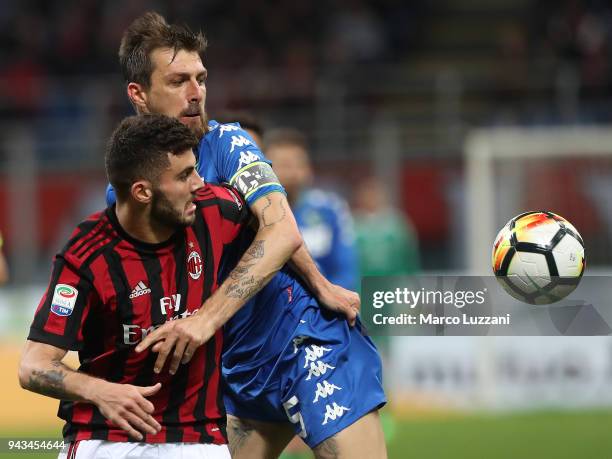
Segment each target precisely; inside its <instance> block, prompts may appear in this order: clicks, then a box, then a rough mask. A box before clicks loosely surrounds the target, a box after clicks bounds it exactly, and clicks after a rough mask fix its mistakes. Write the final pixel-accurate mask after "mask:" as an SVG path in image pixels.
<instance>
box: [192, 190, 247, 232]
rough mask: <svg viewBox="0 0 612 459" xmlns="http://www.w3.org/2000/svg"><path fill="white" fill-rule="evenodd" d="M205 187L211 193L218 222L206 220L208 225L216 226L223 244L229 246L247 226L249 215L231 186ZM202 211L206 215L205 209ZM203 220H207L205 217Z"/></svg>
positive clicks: (243, 203) (240, 198) (240, 197)
mask: <svg viewBox="0 0 612 459" xmlns="http://www.w3.org/2000/svg"><path fill="white" fill-rule="evenodd" d="M207 187H208V189H209V190H210V191H211V192H212V193H213V195H214V199H215V201H216V204H217V207H218V209H219V220H217V221H212V220H210V219H207V221H208V224H209V225H217V224H218V225H219V229H220V234H221V239H222V241H223V243H224V244H229V243H230V242H233V241H234V240H235V239H236V238H237V237H238V234H239V233H240V232H241V230H242V229H243V228H244V227H245V226H246V225H247V223H248V222H249V220H250V218H251V213H250V212H249V209H248V207H247V206H246V204H245V202H244V199H242V196H240V194H239V193H238V192H237V191H236V190H235V189H234V188H232V187H231V186H229V185H227V184H224V185H207ZM203 210H204V213H205V214H206V208H204V209H203ZM204 218H205V219H206V218H207V217H206V215H205V217H204ZM215 220H216V219H215Z"/></svg>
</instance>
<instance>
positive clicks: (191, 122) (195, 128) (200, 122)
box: [180, 116, 205, 137]
mask: <svg viewBox="0 0 612 459" xmlns="http://www.w3.org/2000/svg"><path fill="white" fill-rule="evenodd" d="M180 120H181V122H182V123H183V124H184V125H186V126H187V127H188V128H189V129H191V132H193V133H194V134H195V135H197V136H198V137H201V136H202V135H203V134H204V132H205V124H204V117H203V116H184V117H182V118H181V119H180Z"/></svg>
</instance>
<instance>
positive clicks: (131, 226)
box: [115, 203, 176, 244]
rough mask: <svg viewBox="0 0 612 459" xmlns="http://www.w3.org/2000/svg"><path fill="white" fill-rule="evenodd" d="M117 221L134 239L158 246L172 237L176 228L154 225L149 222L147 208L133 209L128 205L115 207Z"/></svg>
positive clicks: (149, 217)
mask: <svg viewBox="0 0 612 459" xmlns="http://www.w3.org/2000/svg"><path fill="white" fill-rule="evenodd" d="M115 212H116V215H117V220H118V222H119V224H120V225H121V227H122V228H123V230H124V231H125V232H126V233H128V234H129V235H130V236H131V237H133V238H134V239H137V240H139V241H142V242H146V243H148V244H159V243H160V242H165V241H167V240H168V239H170V238H171V237H172V235H173V234H174V233H175V231H176V228H170V227H168V226H165V225H155V224H154V223H153V221H152V220H151V216H150V212H149V209H148V208H138V209H134V208H133V207H132V206H129V205H128V204H125V203H124V204H119V203H117V206H116V207H115Z"/></svg>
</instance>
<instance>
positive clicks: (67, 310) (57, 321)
mask: <svg viewBox="0 0 612 459" xmlns="http://www.w3.org/2000/svg"><path fill="white" fill-rule="evenodd" d="M97 298H98V296H97V294H96V291H95V289H94V287H93V285H92V284H91V282H90V280H89V279H87V278H85V277H84V276H83V275H81V274H79V272H78V271H77V270H75V269H74V268H73V267H72V266H71V265H70V264H69V263H68V262H67V261H66V259H65V258H64V257H63V256H57V257H56V259H55V262H54V266H53V273H52V275H51V280H50V282H49V286H48V287H47V291H46V292H45V294H44V295H43V297H42V299H41V301H40V303H39V305H38V308H37V310H36V314H35V316H34V320H33V322H32V325H31V326H30V333H29V335H28V339H29V340H32V341H37V342H40V343H45V344H50V345H53V346H56V347H59V348H62V349H66V350H74V351H78V350H81V349H82V348H83V333H82V330H83V325H84V323H85V320H86V319H87V317H88V315H89V313H90V310H91V308H92V305H93V304H94V303H95V302H96V301H98V300H97Z"/></svg>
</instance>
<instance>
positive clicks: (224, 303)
mask: <svg viewBox="0 0 612 459" xmlns="http://www.w3.org/2000/svg"><path fill="white" fill-rule="evenodd" d="M204 47H205V41H204V39H203V37H202V35H201V34H193V33H191V31H189V30H188V29H187V28H185V27H179V26H175V25H168V24H167V23H166V22H165V20H164V19H163V18H162V17H161V16H159V15H157V14H155V13H147V14H145V15H144V16H142V17H141V18H139V19H137V20H136V21H134V22H133V23H132V25H130V27H129V28H128V29H127V31H126V33H125V34H124V37H123V40H122V44H121V48H120V51H119V57H120V62H121V65H122V69H123V71H124V74H125V76H126V79H127V82H128V85H127V92H128V96H129V98H130V101H131V102H132V103H133V105H134V106H135V108H136V110H137V112H138V113H140V114H146V113H163V114H166V115H170V116H174V117H177V118H178V119H179V120H180V121H181V122H183V123H184V124H186V125H188V126H189V127H191V128H192V130H194V131H195V132H197V133H198V134H199V135H201V136H202V137H201V138H202V140H201V142H200V144H199V146H198V149H197V152H196V156H197V157H198V172H199V173H200V175H201V176H202V177H203V178H204V179H205V180H206V181H209V182H215V183H220V182H228V183H230V184H231V185H232V186H234V187H235V188H236V189H237V190H238V191H239V192H240V193H241V194H242V195H243V196H244V198H245V201H246V203H247V205H248V206H249V207H250V209H251V211H252V213H253V214H254V215H255V216H256V217H257V220H258V222H259V225H258V230H257V233H256V234H255V236H254V237H252V238H250V239H246V240H245V248H246V252H244V250H242V251H239V252H237V253H246V255H245V256H244V257H243V258H241V259H240V260H238V261H236V260H233V262H232V263H230V262H228V263H227V264H226V267H227V269H226V271H225V272H226V273H228V274H229V277H228V278H227V279H226V281H225V282H224V283H223V284H222V285H221V287H220V288H219V289H218V290H217V291H216V292H215V293H214V294H213V295H212V296H211V297H210V298H209V299H208V300H207V302H206V303H205V304H204V305H203V306H202V308H201V309H200V311H199V312H198V313H197V314H194V315H193V316H191V317H189V318H186V319H183V320H181V321H174V322H170V323H168V324H166V325H164V326H163V327H160V328H159V329H158V330H156V331H154V332H152V333H151V334H149V335H148V336H147V338H145V339H144V340H143V341H142V342H141V343H140V345H139V346H138V350H143V349H145V348H147V347H148V346H153V350H154V351H157V352H158V353H159V354H158V359H157V362H156V371H158V372H159V371H161V370H162V366H163V365H164V363H165V361H166V359H170V365H169V366H170V368H169V370H170V372H174V371H176V369H177V368H178V366H179V364H180V363H181V361H182V362H183V363H186V362H188V361H189V360H190V358H191V356H192V355H193V353H194V352H195V350H196V349H197V348H198V347H199V346H200V345H201V344H202V343H204V342H206V341H207V340H208V338H209V337H210V336H211V334H212V333H214V329H215V328H216V327H217V328H218V327H219V326H221V325H223V324H225V323H226V322H227V321H228V320H229V319H230V318H231V320H229V322H227V324H226V326H225V328H224V337H225V343H224V354H223V376H224V380H225V383H226V387H227V390H226V394H227V397H226V403H227V405H228V412H229V413H230V414H232V415H233V416H229V417H228V436H229V440H230V449H231V450H232V451H233V452H234V457H262V458H263V457H272V456H274V455H277V454H279V453H280V451H282V449H283V448H284V446H285V444H286V443H287V442H288V441H289V440H290V439H291V437H292V436H293V434H294V433H296V432H297V433H298V434H300V435H301V436H302V437H303V438H304V439H305V441H306V442H307V443H308V444H309V445H310V446H311V447H312V448H313V450H314V451H315V454H316V455H317V456H318V457H328V456H326V455H325V454H327V453H328V452H329V451H338V452H339V453H340V454H342V455H346V456H347V457H364V458H366V457H367V458H374V457H384V456H385V455H386V451H385V445H384V440H383V437H382V431H381V429H380V421H379V419H378V413H377V409H378V408H379V407H380V406H382V405H383V404H384V403H385V398H384V393H383V392H382V386H381V382H380V378H381V375H380V373H381V371H380V359H379V358H378V355H377V353H376V350H375V348H374V346H373V345H372V344H371V341H370V340H369V339H368V338H366V337H364V336H363V334H362V333H361V328H360V325H359V324H358V325H357V326H356V327H353V328H351V327H349V325H348V324H347V321H345V320H344V319H343V318H342V317H340V316H338V315H337V314H335V313H334V312H330V309H332V310H334V311H340V312H343V313H344V314H346V315H347V316H348V318H349V320H350V321H351V322H354V321H355V319H356V309H357V308H358V297H357V295H356V294H354V293H353V292H350V291H347V290H345V289H343V288H342V287H339V286H335V285H333V284H331V283H330V282H329V281H327V280H326V279H325V278H324V277H323V276H322V275H321V274H320V273H319V271H318V269H317V268H316V265H315V263H314V262H313V261H312V259H311V257H310V256H309V255H308V254H307V251H306V250H305V249H304V247H303V245H302V240H301V236H300V235H299V232H298V230H297V225H296V224H295V219H294V218H293V215H292V213H291V210H290V209H289V206H288V205H287V201H286V197H285V193H284V190H283V187H282V186H281V185H280V183H279V182H278V179H277V178H276V176H275V174H274V172H273V171H272V169H271V167H270V163H269V161H267V160H266V159H265V158H264V157H263V155H262V154H261V152H260V151H259V148H257V146H256V145H255V143H254V142H253V141H252V139H251V138H250V137H249V135H248V134H247V133H246V132H245V131H244V130H242V129H241V128H240V127H239V126H238V125H232V124H224V125H221V124H219V123H217V122H215V121H210V122H208V121H207V119H206V112H205V109H204V102H205V97H206V86H205V79H206V72H207V71H206V69H205V68H204V66H203V64H202V60H201V56H200V54H201V53H202V51H203V50H204ZM108 197H109V200H110V199H112V191H109V194H108ZM296 241H298V243H296ZM247 245H248V247H247ZM296 246H297V247H298V248H297V249H296ZM294 252H295V253H294ZM292 255H293V256H292ZM290 256H292V258H291V261H292V263H293V266H294V267H295V268H296V271H297V272H298V273H299V275H300V277H301V279H303V281H304V282H305V283H306V284H307V285H306V286H304V285H302V284H301V283H300V282H301V281H297V280H296V278H295V276H294V275H293V274H292V273H291V272H290V271H289V270H288V268H284V267H283V265H284V263H285V262H286V261H287V259H288V258H289V257H290ZM264 260H266V265H270V264H271V263H270V262H271V260H275V261H276V267H277V270H281V268H282V270H281V271H280V272H278V273H277V274H276V275H275V276H274V277H273V278H272V281H270V279H271V276H266V277H265V278H264V277H258V276H255V275H254V274H253V270H252V266H253V263H254V262H256V263H263V262H264ZM232 268H233V269H232ZM205 269H206V268H204V270H205ZM230 270H231V271H230ZM269 281H270V283H269V284H267V285H266V283H267V282H269ZM264 285H265V287H264V289H263V290H262V291H261V292H260V293H259V294H258V295H257V296H256V297H255V298H254V299H253V300H251V301H248V300H249V299H250V298H251V297H252V296H253V295H254V294H255V292H257V291H258V290H259V289H261V288H262V286H264ZM310 291H312V292H313V293H314V294H315V295H316V298H317V300H319V301H318V302H317V300H315V299H314V298H313V296H312V295H311V294H310V293H309V292H310ZM245 303H247V304H246V305H245ZM321 304H323V305H325V306H326V307H328V308H330V309H327V310H323V309H321V308H320V305H321ZM240 308H241V309H240ZM209 310H215V311H217V313H215V317H216V319H215V321H214V323H210V321H209V322H206V320H203V319H202V318H204V319H206V318H207V317H208V316H207V312H208V311H209ZM218 311H221V313H220V314H219V313H218ZM236 311H238V312H236ZM234 314H235V315H234ZM232 316H233V317H232ZM178 322H180V324H179V323H178ZM228 400H229V402H228Z"/></svg>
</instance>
